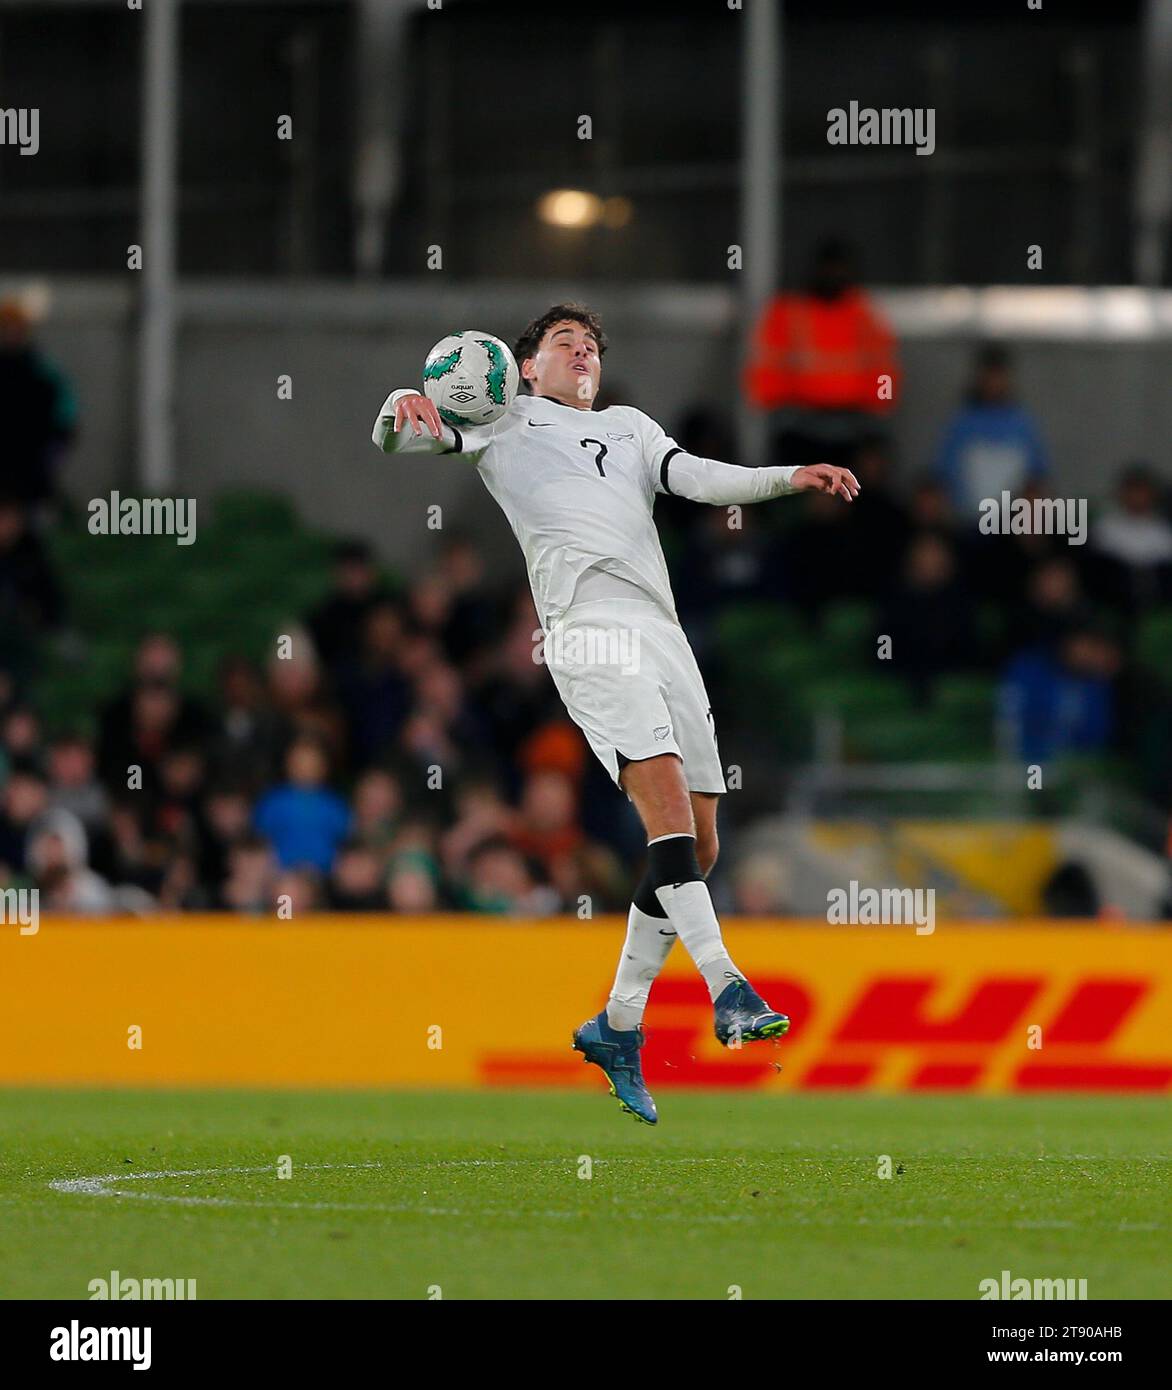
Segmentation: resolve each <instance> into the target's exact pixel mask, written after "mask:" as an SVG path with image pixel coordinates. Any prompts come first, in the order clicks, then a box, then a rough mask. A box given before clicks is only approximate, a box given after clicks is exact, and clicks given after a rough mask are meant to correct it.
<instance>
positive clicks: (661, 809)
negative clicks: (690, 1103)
mask: <svg viewBox="0 0 1172 1390" xmlns="http://www.w3.org/2000/svg"><path fill="white" fill-rule="evenodd" d="M622 784H623V787H624V789H625V790H626V792H627V794H628V795H629V796H630V798H631V800H632V801H633V802H634V803H635V809H636V810H637V811H638V812H639V815H640V817H641V818H642V821H643V825H644V828H645V829H646V831H647V858H648V867H647V874H648V879H649V880H650V887H651V889H652V892H653V893H654V896H655V898H656V900H657V901H658V902H659V903H660V905H661V906H662V908H663V910H664V911H665V912H666V913H667V916H668V920H669V923H670V926H671V927H672V928H674V930H675V931H676V933H677V935H678V936H679V938H680V940H681V941H682V942H683V943H684V949H685V950H686V951H687V952H688V954H689V955H690V956H691V957H692V961H693V963H694V964H695V966H696V969H697V970H699V972H700V974H701V975H702V976H703V978H704V983H705V984H706V985H707V986H708V994H709V996H710V998H711V999H712V1003H713V1008H714V1012H715V1029H716V1036H717V1038H718V1039H719V1041H720V1042H722V1043H724V1044H725V1045H729V1044H732V1045H733V1046H739V1045H740V1043H742V1042H754V1041H757V1040H759V1039H763V1038H773V1037H780V1036H781V1035H782V1034H784V1033H785V1032H786V1031H787V1030H788V1028H789V1019H788V1018H786V1016H785V1015H784V1014H780V1013H778V1012H776V1010H774V1009H771V1008H770V1007H769V1006H768V1004H766V1003H765V1001H764V1000H763V999H762V998H761V996H760V995H759V994H758V993H757V992H756V990H754V989H753V987H752V986H751V985H750V984H749V982H748V981H747V980H746V979H745V977H744V975H743V974H742V973H741V972H740V971H739V970H738V969H737V967H736V966H735V965H734V964H733V961H732V958H731V957H730V956H729V953H728V949H727V947H726V946H725V944H724V938H723V937H722V935H721V931H720V922H719V920H718V919H717V916H716V910H715V908H714V907H713V905H712V897H711V895H710V894H709V892H708V885H707V884H706V883H705V882H704V874H703V873H702V872H701V867H700V861H699V857H698V853H697V850H698V831H699V830H700V828H701V827H703V832H704V839H703V849H704V854H705V858H706V860H707V862H708V867H709V868H711V866H712V863H713V862H714V861H715V857H716V850H717V843H716V806H715V801H716V797H715V796H714V795H712V796H709V795H707V794H704V793H694V792H690V791H689V789H688V785H687V780H686V779H685V777H684V767H683V762H682V761H681V760H680V759H679V757H677V756H676V755H674V754H665V755H663V756H660V757H656V758H647V759H644V760H643V761H642V762H638V763H629V764H628V765H627V766H626V767H625V768H624V769H623V774H622ZM647 989H648V990H650V982H648V984H647Z"/></svg>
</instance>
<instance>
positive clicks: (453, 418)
mask: <svg viewBox="0 0 1172 1390" xmlns="http://www.w3.org/2000/svg"><path fill="white" fill-rule="evenodd" d="M517 382H518V373H517V364H516V362H514V361H513V354H512V353H511V352H510V351H509V349H508V347H507V346H506V345H505V344H504V343H502V342H501V340H500V339H499V338H494V337H493V336H492V334H491V333H474V332H472V331H471V329H468V330H466V331H465V332H463V333H450V334H449V335H448V336H447V337H446V338H441V339H440V340H439V342H438V343H436V345H435V347H433V348H432V350H431V351H430V352H429V353H428V354H427V361H426V362H425V363H424V365H423V391H424V394H425V395H426V396H427V399H428V400H429V401H432V402H434V404H435V407H436V409H437V410H438V411H439V413H440V417H441V418H442V419H443V420H444V421H445V423H446V424H449V425H454V426H455V428H456V429H462V428H467V427H470V426H474V425H491V424H492V422H493V421H494V420H499V419H500V417H501V416H502V415H503V414H504V413H505V411H506V410H508V408H509V406H511V405H512V403H513V399H514V397H515V396H516V394H517Z"/></svg>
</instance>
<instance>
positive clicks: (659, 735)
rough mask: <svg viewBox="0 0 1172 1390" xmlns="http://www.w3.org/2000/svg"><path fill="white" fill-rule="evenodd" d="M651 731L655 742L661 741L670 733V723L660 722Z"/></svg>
mask: <svg viewBox="0 0 1172 1390" xmlns="http://www.w3.org/2000/svg"><path fill="white" fill-rule="evenodd" d="M651 732H652V733H653V734H654V735H655V739H656V742H657V743H662V742H663V740H664V739H665V738H666V737H667V736H668V734H670V733H671V725H670V724H661V725H660V726H659V728H658V729H652V730H651Z"/></svg>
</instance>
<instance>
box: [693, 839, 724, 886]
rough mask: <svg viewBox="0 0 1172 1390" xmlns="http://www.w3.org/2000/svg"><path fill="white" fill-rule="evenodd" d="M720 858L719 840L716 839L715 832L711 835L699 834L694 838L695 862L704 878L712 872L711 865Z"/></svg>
mask: <svg viewBox="0 0 1172 1390" xmlns="http://www.w3.org/2000/svg"><path fill="white" fill-rule="evenodd" d="M719 856H720V840H719V839H718V838H717V834H716V831H715V830H713V831H712V832H711V834H701V835H698V836H697V837H696V860H697V862H698V863H699V865H700V872H701V873H702V874H703V875H704V877H705V878H707V877H708V875H709V874H710V873H711V872H712V868H713V865H715V863H716V861H717V859H718V858H719Z"/></svg>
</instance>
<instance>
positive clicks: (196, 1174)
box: [49, 1155, 1163, 1231]
mask: <svg viewBox="0 0 1172 1390" xmlns="http://www.w3.org/2000/svg"><path fill="white" fill-rule="evenodd" d="M641 1161H643V1160H641V1159H639V1158H637V1157H635V1156H622V1157H616V1158H608V1159H599V1160H598V1162H599V1163H601V1164H608V1163H637V1162H641ZM655 1161H656V1163H664V1162H668V1163H719V1162H722V1160H721V1159H719V1158H697V1157H692V1156H687V1155H674V1156H671V1155H663V1156H661V1157H658V1158H657V1159H656V1160H655ZM806 1161H807V1162H815V1161H821V1160H812V1159H808V1160H806ZM843 1161H848V1160H843ZM849 1161H852V1162H854V1161H861V1160H849ZM400 1162H401V1166H403V1167H411V1168H469V1167H476V1168H479V1167H506V1166H513V1165H516V1164H530V1165H533V1164H564V1165H565V1166H566V1167H567V1169H568V1170H571V1171H572V1169H573V1162H572V1160H570V1159H565V1158H533V1159H529V1158H441V1159H422V1160H402V1161H400ZM394 1163H395V1160H391V1161H390V1162H378V1161H371V1162H368V1163H303V1164H300V1165H299V1170H300V1171H301V1172H322V1171H331V1172H336V1171H351V1172H353V1171H361V1170H370V1169H379V1170H384V1171H386V1170H387V1169H389V1168H392V1167H394ZM274 1172H275V1166H274V1165H273V1164H271V1163H264V1164H254V1165H251V1166H248V1167H230V1168H164V1169H160V1170H159V1171H157V1172H151V1173H125V1172H123V1173H104V1174H100V1175H97V1176H94V1177H86V1178H54V1179H53V1180H52V1181H51V1182H50V1183H49V1187H50V1188H52V1190H53V1191H54V1192H64V1193H67V1194H71V1195H74V1196H84V1197H121V1198H129V1199H130V1200H132V1201H139V1202H169V1203H172V1204H174V1205H178V1206H191V1207H220V1208H224V1207H254V1208H256V1207H260V1208H268V1209H269V1210H277V1211H284V1210H289V1211H354V1212H359V1211H361V1212H383V1213H386V1214H390V1215H407V1216H454V1217H460V1218H465V1219H467V1218H472V1217H509V1218H514V1219H518V1218H519V1219H525V1220H531V1219H534V1218H537V1219H540V1220H547V1221H573V1220H577V1219H579V1218H581V1217H585V1216H589V1215H590V1214H591V1213H590V1212H589V1211H585V1210H581V1209H578V1210H575V1211H565V1210H562V1211H541V1210H532V1209H527V1208H525V1207H492V1206H483V1207H476V1208H475V1209H474V1210H471V1211H469V1210H465V1209H463V1208H460V1207H433V1206H421V1205H420V1204H419V1203H416V1202H396V1203H390V1202H296V1201H294V1202H280V1201H271V1200H268V1199H261V1198H252V1197H197V1196H192V1195H190V1194H173V1193H167V1192H146V1191H141V1190H139V1191H135V1190H133V1189H130V1188H127V1187H126V1186H125V1185H124V1184H126V1183H128V1182H131V1183H135V1182H137V1183H141V1182H152V1181H167V1180H170V1179H175V1178H218V1177H227V1176H246V1177H256V1176H260V1175H263V1174H270V1175H271V1174H273V1173H274ZM610 1202H611V1207H612V1213H613V1207H614V1205H616V1204H617V1205H618V1206H620V1207H621V1206H622V1205H623V1202H622V1198H621V1197H619V1196H616V1195H615V1194H611V1197H610ZM766 1213H768V1214H770V1215H779V1216H782V1217H783V1219H784V1221H785V1222H786V1223H788V1224H790V1225H794V1226H872V1227H874V1226H894V1227H917V1226H918V1227H929V1228H931V1229H934V1230H942V1231H962V1230H995V1231H1001V1230H1005V1229H1006V1227H1005V1226H1004V1225H1001V1224H990V1223H984V1224H982V1225H978V1224H976V1223H974V1222H971V1221H966V1220H964V1219H963V1218H962V1219H961V1220H959V1221H955V1222H954V1221H952V1220H950V1219H948V1218H945V1219H944V1220H939V1219H933V1218H931V1217H924V1216H910V1217H909V1216H894V1217H878V1218H874V1217H867V1216H858V1217H854V1218H853V1219H852V1218H850V1217H829V1218H826V1217H816V1216H810V1215H808V1214H806V1213H804V1212H795V1211H789V1212H785V1213H774V1212H770V1211H769V1208H768V1205H765V1206H764V1208H763V1209H762V1210H761V1211H746V1212H688V1211H678V1210H676V1211H665V1212H659V1213H657V1214H656V1216H655V1220H656V1221H682V1222H686V1223H691V1224H693V1225H712V1224H727V1223H735V1222H740V1221H757V1220H759V1218H760V1216H762V1215H765V1214H766ZM632 1214H633V1215H638V1214H642V1208H640V1210H639V1212H638V1213H632ZM1009 1229H1010V1230H1019V1231H1021V1230H1035V1231H1036V1230H1052V1231H1062V1230H1070V1229H1078V1227H1077V1224H1076V1223H1075V1222H1073V1221H1045V1220H1041V1221H1030V1220H1021V1221H1013V1222H1010V1223H1009ZM1117 1229H1119V1230H1121V1231H1122V1230H1129V1231H1158V1230H1162V1229H1163V1228H1162V1227H1161V1226H1159V1225H1155V1224H1149V1223H1147V1222H1142V1223H1141V1222H1135V1223H1130V1222H1121V1223H1120V1225H1119V1227H1118V1228H1117Z"/></svg>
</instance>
